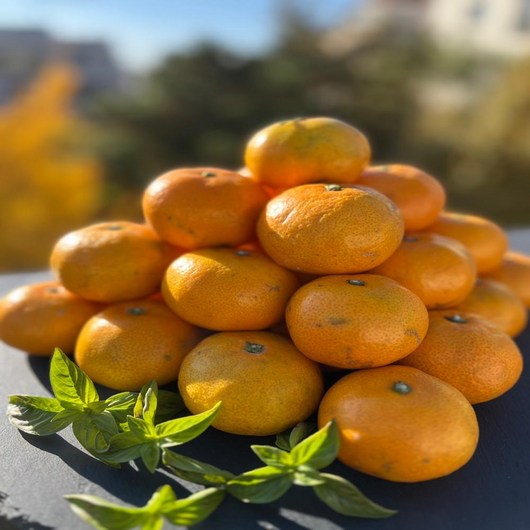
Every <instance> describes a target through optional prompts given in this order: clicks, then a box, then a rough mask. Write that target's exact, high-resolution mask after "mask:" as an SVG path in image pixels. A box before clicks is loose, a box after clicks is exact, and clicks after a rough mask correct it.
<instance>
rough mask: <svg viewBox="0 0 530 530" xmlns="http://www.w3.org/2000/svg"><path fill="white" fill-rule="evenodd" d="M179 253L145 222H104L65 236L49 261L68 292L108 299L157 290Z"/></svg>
mask: <svg viewBox="0 0 530 530" xmlns="http://www.w3.org/2000/svg"><path fill="white" fill-rule="evenodd" d="M176 252H177V250H176V249H174V248H171V247H170V246H168V245H167V244H166V243H164V242H163V241H161V240H160V238H159V237H158V236H157V235H156V234H155V232H154V231H153V229H152V228H151V227H149V226H147V225H144V224H138V223H132V222H129V221H113V222H103V223H97V224H94V225H90V226H86V227H84V228H81V229H79V230H76V231H73V232H69V233H68V234H66V235H64V236H63V237H61V238H60V239H59V241H57V243H56V244H55V246H54V248H53V250H52V253H51V257H50V265H51V268H52V270H53V271H54V273H55V275H56V276H57V277H58V278H59V280H60V281H61V283H62V284H63V285H64V286H65V287H66V288H67V289H69V290H70V291H72V292H74V293H76V294H78V295H79V296H82V297H83V298H86V299H88V300H94V301H97V302H109V303H110V302H119V301H122V300H132V299H134V298H141V297H144V296H148V295H150V294H153V293H155V292H156V291H157V290H158V289H159V287H160V282H161V281H162V276H163V274H164V271H165V269H166V267H167V265H168V264H169V263H170V261H171V260H172V259H174V258H175V253H176Z"/></svg>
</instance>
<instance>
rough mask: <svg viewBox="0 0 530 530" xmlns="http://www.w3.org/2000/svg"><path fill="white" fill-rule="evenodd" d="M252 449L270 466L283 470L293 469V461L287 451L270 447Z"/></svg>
mask: <svg viewBox="0 0 530 530" xmlns="http://www.w3.org/2000/svg"><path fill="white" fill-rule="evenodd" d="M250 448H251V449H252V450H253V451H254V452H255V453H256V455H258V458H259V459H260V460H261V461H262V462H264V463H265V464H267V465H268V466H273V467H282V468H286V467H287V468H289V467H293V459H292V457H291V455H290V453H288V452H287V451H283V450H282V449H278V448H276V447H271V446H270V445H251V446H250Z"/></svg>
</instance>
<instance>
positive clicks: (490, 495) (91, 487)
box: [0, 231, 530, 530]
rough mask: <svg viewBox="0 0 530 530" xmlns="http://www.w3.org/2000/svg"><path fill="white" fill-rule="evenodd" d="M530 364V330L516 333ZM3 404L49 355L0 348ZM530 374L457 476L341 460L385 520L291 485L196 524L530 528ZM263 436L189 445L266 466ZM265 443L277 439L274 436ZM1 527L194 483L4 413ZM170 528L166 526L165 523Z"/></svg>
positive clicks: (210, 455) (385, 529)
mask: <svg viewBox="0 0 530 530" xmlns="http://www.w3.org/2000/svg"><path fill="white" fill-rule="evenodd" d="M510 235H511V241H512V246H513V248H515V249H519V250H522V251H526V252H530V231H517V232H514V233H511V234H510ZM47 277H48V274H47V273H37V274H31V275H28V274H26V275H5V276H1V277H0V294H3V293H5V292H6V291H8V290H9V289H11V288H13V287H14V286H18V285H22V284H26V283H31V282H34V281H38V280H40V279H44V278H47ZM517 342H518V344H519V345H520V347H521V349H522V351H523V353H524V355H525V358H526V364H527V366H530V330H527V331H526V332H525V333H524V334H523V335H522V336H520V337H519V338H518V339H517ZM0 356H1V357H0V358H1V359H2V362H1V365H0V366H1V368H0V408H1V409H2V411H5V409H6V405H7V396H8V395H10V394H33V395H49V394H50V390H49V385H48V360H47V359H38V358H35V359H33V358H29V357H28V356H27V355H25V354H24V353H22V352H20V351H17V350H14V349H12V348H9V347H7V346H5V345H0ZM529 396H530V373H529V369H528V368H526V369H525V371H524V373H523V376H522V378H521V380H520V382H519V383H518V384H517V386H516V387H515V388H514V389H512V390H511V391H510V392H509V393H508V394H506V395H504V396H502V397H501V398H498V399H496V400H494V401H492V402H490V403H484V404H481V405H477V406H476V407H475V410H476V412H477V416H478V419H479V423H480V428H481V435H480V442H479V446H478V449H477V452H476V453H475V455H474V457H473V459H472V460H471V462H469V463H468V464H467V465H466V466H465V467H464V468H462V469H461V470H459V471H457V472H456V473H453V474H452V475H450V476H448V477H445V478H441V479H437V480H432V481H429V482H424V483H419V484H396V483H391V482H385V481H383V480H379V479H376V478H372V477H369V476H365V475H362V474H360V473H356V472H355V471H353V470H350V469H348V468H346V467H344V466H343V465H342V464H339V463H336V464H334V465H333V466H331V467H330V468H329V471H330V472H333V473H337V474H339V475H342V476H344V477H346V478H348V479H350V480H352V481H353V482H354V483H355V484H356V485H357V486H359V487H360V488H361V490H362V491H364V492H365V493H366V494H367V495H368V496H370V497H371V498H372V499H373V500H375V501H377V502H380V503H381V504H383V505H385V506H388V507H392V508H396V509H398V510H399V514H398V515H396V516H394V517H392V518H390V519H387V520H364V519H353V518H347V517H343V516H340V515H337V514H335V513H334V512H332V511H331V510H329V509H328V508H326V507H325V506H324V505H323V504H321V503H320V501H318V500H317V499H316V497H315V496H314V495H313V493H312V492H311V491H310V489H307V488H304V489H303V488H293V489H292V490H291V491H290V492H289V493H288V494H286V495H285V496H284V497H283V498H282V499H281V500H280V501H278V502H276V503H273V504H270V505H244V504H241V503H238V502H237V501H235V500H233V499H231V498H227V499H226V500H225V502H224V503H223V505H222V506H221V507H220V508H219V510H218V511H217V512H216V513H215V514H214V515H213V516H211V517H210V518H209V519H207V520H206V521H205V522H204V523H202V524H200V525H197V526H196V528H197V529H198V530H202V529H214V530H260V529H264V530H278V529H281V530H300V529H306V528H307V529H312V530H324V529H325V530H339V529H352V530H423V529H429V530H447V529H451V530H469V529H475V528H481V529H483V530H498V529H500V528H509V529H510V530H528V529H530V500H529V499H530V476H529V472H530V450H529V441H530V398H529ZM256 441H258V440H257V439H253V438H247V437H238V436H230V435H227V434H224V433H220V432H217V431H215V430H213V429H210V430H208V431H207V433H205V434H204V435H203V436H201V437H200V438H199V439H197V440H195V441H193V442H191V443H190V444H188V445H186V446H183V447H182V449H181V450H182V452H183V453H186V454H189V455H190V456H194V457H196V458H198V459H201V460H204V461H208V462H211V463H213V464H216V465H218V466H219V467H225V468H226V469H229V470H231V471H234V472H241V471H244V470H246V469H250V468H252V467H256V466H258V465H259V463H258V460H257V459H256V457H255V456H254V455H253V453H252V452H251V451H250V449H249V445H250V443H254V442H256ZM259 443H271V444H273V443H274V439H273V438H272V437H270V438H269V437H267V438H265V439H259ZM0 459H1V460H0V530H11V529H22V530H29V529H31V530H48V529H61V530H76V529H83V528H90V527H89V526H88V525H86V524H85V523H83V522H82V521H80V520H79V519H78V518H77V517H76V516H75V515H73V513H72V512H71V511H70V509H69V507H68V504H67V502H66V501H65V500H64V499H63V498H62V496H63V495H65V494H69V493H89V494H94V495H99V496H102V497H104V498H106V499H108V500H111V501H115V502H122V503H130V504H135V505H141V504H144V503H145V502H146V501H147V499H148V498H149V497H150V495H151V494H152V492H153V491H154V490H155V489H156V488H157V487H158V486H160V485H162V484H165V483H168V482H170V483H172V484H173V487H174V489H175V491H176V492H177V495H178V496H186V495H187V494H188V492H189V491H193V490H194V488H196V487H195V486H193V485H189V484H186V483H184V482H176V481H175V480H174V479H173V477H172V476H171V475H169V474H166V473H165V472H163V471H160V472H157V473H155V474H154V475H150V474H149V473H148V472H147V471H145V470H144V469H143V468H142V467H139V468H136V467H132V466H124V467H123V468H122V469H121V470H115V469H111V468H108V467H106V466H105V465H103V464H101V463H99V462H97V461H96V460H94V459H93V458H92V457H90V456H89V455H88V454H86V453H85V452H84V451H83V450H82V449H81V448H80V446H79V445H78V444H77V442H76V441H75V439H74V438H73V436H72V435H71V432H70V431H69V429H67V430H65V431H63V432H61V433H59V434H58V435H53V436H49V437H42V438H39V437H34V436H29V435H25V434H22V433H20V432H18V431H17V430H16V429H15V428H14V427H12V426H11V425H10V424H9V423H8V421H7V419H6V417H5V414H4V412H2V414H1V419H0ZM168 527H169V526H168Z"/></svg>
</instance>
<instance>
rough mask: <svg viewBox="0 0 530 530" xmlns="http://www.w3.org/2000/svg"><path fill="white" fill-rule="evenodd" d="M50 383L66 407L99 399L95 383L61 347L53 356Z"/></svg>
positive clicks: (79, 406) (56, 395)
mask: <svg viewBox="0 0 530 530" xmlns="http://www.w3.org/2000/svg"><path fill="white" fill-rule="evenodd" d="M50 384H51V386H52V390H53V393H54V394H55V397H56V398H57V399H58V401H59V403H60V404H61V405H63V407H65V408H72V407H74V408H83V407H84V406H85V405H88V404H89V403H91V402H93V401H98V400H99V396H98V393H97V391H96V387H95V386H94V383H93V382H92V381H91V380H90V378H89V377H88V376H87V375H86V374H85V373H84V372H83V371H82V370H81V369H80V368H79V367H78V366H77V365H76V364H75V363H74V362H72V361H71V360H70V359H69V358H68V357H67V356H66V355H65V354H64V353H63V352H62V351H61V350H60V349H59V348H56V349H55V352H54V353H53V356H52V360H51V365H50Z"/></svg>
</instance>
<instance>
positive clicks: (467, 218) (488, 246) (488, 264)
mask: <svg viewBox="0 0 530 530" xmlns="http://www.w3.org/2000/svg"><path fill="white" fill-rule="evenodd" d="M425 230H426V231H428V232H434V233H436V234H441V235H442V236H447V237H451V238H453V239H456V240H457V241H460V242H461V243H462V244H463V245H464V246H465V247H466V248H467V249H468V250H469V252H470V254H471V256H472V257H473V259H474V260H475V263H476V264H477V272H478V273H479V274H483V273H486V272H489V271H492V270H494V269H496V268H497V267H499V266H500V265H501V263H502V258H503V256H504V254H505V253H506V251H507V250H508V237H507V236H506V233H505V232H504V230H503V229H502V228H501V227H500V226H499V225H498V224H496V223H494V222H493V221H491V220H489V219H485V218H483V217H479V216H477V215H469V214H462V213H457V212H442V213H441V214H440V215H439V216H438V219H437V220H436V221H435V222H434V223H433V224H432V225H429V226H428V227H427V228H426V229H425Z"/></svg>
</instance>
